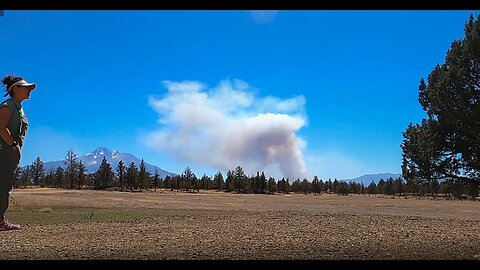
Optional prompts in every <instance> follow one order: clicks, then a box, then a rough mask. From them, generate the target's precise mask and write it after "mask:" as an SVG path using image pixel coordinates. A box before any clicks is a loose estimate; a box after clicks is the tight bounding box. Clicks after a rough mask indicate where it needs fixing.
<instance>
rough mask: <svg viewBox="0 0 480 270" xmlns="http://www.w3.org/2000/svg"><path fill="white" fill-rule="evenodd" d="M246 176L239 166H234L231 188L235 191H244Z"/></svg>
mask: <svg viewBox="0 0 480 270" xmlns="http://www.w3.org/2000/svg"><path fill="white" fill-rule="evenodd" d="M246 180H247V176H246V175H245V172H244V171H243V168H242V167H241V166H237V168H235V172H234V174H233V188H234V190H235V191H236V192H237V193H245V191H246Z"/></svg>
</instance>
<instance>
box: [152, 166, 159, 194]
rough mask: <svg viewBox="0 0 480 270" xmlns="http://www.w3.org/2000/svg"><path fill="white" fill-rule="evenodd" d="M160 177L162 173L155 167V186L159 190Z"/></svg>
mask: <svg viewBox="0 0 480 270" xmlns="http://www.w3.org/2000/svg"><path fill="white" fill-rule="evenodd" d="M159 179H160V174H158V168H157V167H155V174H154V175H153V187H154V188H155V191H157V186H158V180H159Z"/></svg>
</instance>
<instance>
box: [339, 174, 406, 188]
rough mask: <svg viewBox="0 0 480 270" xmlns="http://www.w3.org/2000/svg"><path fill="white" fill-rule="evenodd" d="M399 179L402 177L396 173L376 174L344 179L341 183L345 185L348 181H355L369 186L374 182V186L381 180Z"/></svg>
mask: <svg viewBox="0 0 480 270" xmlns="http://www.w3.org/2000/svg"><path fill="white" fill-rule="evenodd" d="M399 177H402V175H401V174H398V173H377V174H365V175H362V176H360V177H357V178H353V179H344V180H343V181H345V182H347V183H348V182H350V181H355V182H356V183H363V184H364V185H369V184H370V183H372V182H375V184H378V181H380V179H383V180H387V179H388V178H393V179H397V178H399Z"/></svg>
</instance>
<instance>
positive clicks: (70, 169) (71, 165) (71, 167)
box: [63, 150, 77, 189]
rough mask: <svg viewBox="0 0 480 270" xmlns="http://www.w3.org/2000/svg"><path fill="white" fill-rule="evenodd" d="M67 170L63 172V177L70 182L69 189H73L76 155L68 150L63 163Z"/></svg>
mask: <svg viewBox="0 0 480 270" xmlns="http://www.w3.org/2000/svg"><path fill="white" fill-rule="evenodd" d="M63 163H64V164H65V165H67V168H66V170H65V177H66V178H67V180H68V181H69V182H70V189H73V186H74V181H75V179H76V177H77V175H76V172H77V154H75V153H74V152H73V150H68V151H67V155H66V156H65V160H64V161H63Z"/></svg>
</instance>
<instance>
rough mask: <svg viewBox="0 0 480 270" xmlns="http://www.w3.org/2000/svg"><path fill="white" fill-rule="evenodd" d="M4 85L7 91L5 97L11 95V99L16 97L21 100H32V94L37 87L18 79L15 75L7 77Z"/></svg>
mask: <svg viewBox="0 0 480 270" xmlns="http://www.w3.org/2000/svg"><path fill="white" fill-rule="evenodd" d="M2 83H3V84H4V85H5V89H6V90H7V93H5V95H4V97H6V96H7V95H10V97H12V98H13V97H16V98H18V99H20V100H24V99H28V98H30V92H31V91H32V90H33V89H35V87H36V85H35V84H34V83H28V82H27V81H25V80H24V79H23V78H22V77H16V76H14V75H7V76H5V77H4V78H3V79H2Z"/></svg>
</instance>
